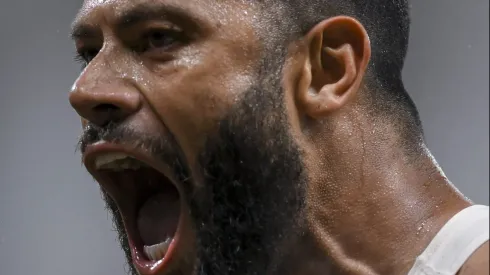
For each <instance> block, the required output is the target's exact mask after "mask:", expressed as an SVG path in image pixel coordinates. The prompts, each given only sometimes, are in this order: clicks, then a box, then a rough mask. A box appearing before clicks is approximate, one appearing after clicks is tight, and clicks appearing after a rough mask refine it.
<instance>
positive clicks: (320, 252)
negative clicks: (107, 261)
mask: <svg viewBox="0 0 490 275" xmlns="http://www.w3.org/2000/svg"><path fill="white" fill-rule="evenodd" d="M408 33H409V16H408V4H407V1H406V0H369V1H368V0H308V1H306V0H219V1H217V0H199V1H197V0H152V1H150V0H86V1H85V2H84V3H83V6H82V8H81V11H80V12H79V14H78V16H77V17H76V19H75V22H74V25H73V34H72V36H73V39H74V41H75V44H76V48H77V52H78V54H79V59H80V60H81V61H82V63H83V65H84V70H83V72H82V73H81V75H80V77H79V78H78V80H77V81H76V82H75V84H74V85H73V89H72V91H71V94H70V102H71V104H72V106H73V107H74V109H75V110H76V111H77V112H78V113H79V114H80V116H81V118H82V124H83V127H84V133H83V135H82V137H81V139H80V151H81V152H82V155H83V156H82V158H83V162H84V164H85V166H86V168H87V170H88V171H89V172H90V173H91V174H92V175H93V176H94V178H95V179H96V180H97V181H98V182H99V184H100V186H101V189H102V192H103V197H104V199H105V201H106V202H107V205H108V208H109V209H110V211H111V212H112V213H113V215H114V220H115V224H116V226H117V228H118V230H119V234H120V241H121V243H122V246H123V249H124V251H125V252H126V254H127V258H128V261H129V263H130V266H131V271H132V272H133V273H134V274H142V275H150V274H152V275H153V274H155V275H156V274H165V275H321V274H326V275H328V274H386V275H397V274H425V275H429V274H447V275H449V274H460V275H468V274H488V242H487V240H488V208H487V207H486V206H478V205H473V204H472V203H471V201H469V200H468V199H466V198H465V197H464V196H463V195H462V194H461V193H460V192H458V190H456V188H455V187H454V186H453V185H452V184H451V183H450V181H449V180H448V179H447V178H446V177H445V176H444V173H443V172H442V171H441V169H440V168H439V166H438V165H437V163H436V161H435V160H434V158H433V157H432V156H431V153H430V152H429V150H428V149H427V147H426V146H425V144H424V138H423V132H422V126H421V122H420V119H419V116H418V113H417V110H416V108H415V106H414V103H413V102H412V100H411V99H410V97H409V96H408V94H407V92H406V91H405V89H404V86H403V83H402V80H401V71H402V67H403V63H404V58H405V54H406V51H407V43H408Z"/></svg>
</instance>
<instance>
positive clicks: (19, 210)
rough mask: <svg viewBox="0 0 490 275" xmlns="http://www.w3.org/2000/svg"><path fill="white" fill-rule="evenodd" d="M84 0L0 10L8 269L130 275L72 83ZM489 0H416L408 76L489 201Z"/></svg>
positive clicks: (458, 171)
mask: <svg viewBox="0 0 490 275" xmlns="http://www.w3.org/2000/svg"><path fill="white" fill-rule="evenodd" d="M80 2H81V1H67V0H43V1H34V0H16V1H8V2H7V1H3V3H2V4H3V5H2V6H3V7H1V8H0V84H1V85H0V89H1V93H0V96H1V97H0V156H1V158H0V274H1V275H29V274H38V275H53V274H73V275H77V274H80V275H81V274H83V275H86V274H114V275H115V274H124V264H123V254H122V252H121V251H119V248H118V246H117V243H116V241H115V239H116V235H115V233H114V232H113V231H112V225H111V221H110V219H109V217H108V214H107V213H106V211H105V210H104V206H103V203H102V200H101V199H100V195H99V191H98V187H97V185H96V183H94V182H93V181H92V179H91V178H90V177H89V176H88V174H87V173H86V172H85V171H84V169H82V166H81V164H80V160H79V156H78V155H77V154H75V143H76V141H77V136H78V135H79V133H80V130H81V128H80V125H79V120H78V118H77V116H76V115H75V113H74V112H73V111H72V109H71V107H70V106H69V104H68V90H69V89H70V86H71V84H72V82H73V81H74V80H75V78H76V77H77V74H78V72H79V67H78V65H76V64H75V63H74V62H73V61H72V55H73V52H74V50H73V49H74V48H73V46H72V44H71V42H70V41H69V39H68V32H69V25H70V22H71V19H72V18H73V16H74V15H75V13H76V11H77V9H78V5H79V3H80ZM488 12H489V2H488V0H465V1H462V0H437V1H436V0H430V1H427V0H418V1H417V0H414V1H413V3H412V18H413V24H412V32H411V40H410V47H409V54H408V59H407V62H406V66H405V71H404V78H405V82H406V86H407V88H408V90H409V91H410V93H411V94H412V96H413V97H414V99H415V101H416V103H417V105H418V107H419V109H420V113H421V116H422V120H423V122H424V128H425V132H426V137H427V141H428V144H429V147H430V149H431V150H432V152H433V153H434V155H435V157H436V158H437V159H438V161H439V163H440V164H441V165H442V166H443V168H444V170H445V171H446V173H447V175H448V176H449V178H450V179H451V180H452V181H453V182H454V183H455V185H456V186H457V187H459V188H460V190H461V191H463V193H465V194H466V195H467V196H468V197H470V198H471V199H473V200H474V201H475V202H477V203H484V204H488V201H489V195H488V187H489V179H488V170H489V169H488V155H489V150H488V142H489V140H488V137H489V136H488V133H489V129H488V124H489V121H488V119H489V114H488V100H489V99H488V95H489V87H488V73H489V72H488V68H489V63H488V59H489V56H488V52H489V45H488V40H489V37H488V33H489V29H488V16H489V14H488Z"/></svg>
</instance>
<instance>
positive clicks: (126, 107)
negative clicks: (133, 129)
mask: <svg viewBox="0 0 490 275" xmlns="http://www.w3.org/2000/svg"><path fill="white" fill-rule="evenodd" d="M88 86H89V87H84V86H83V85H81V84H80V83H76V84H75V86H74V87H73V89H72V92H71V94H70V104H71V105H72V106H73V108H74V109H75V110H76V112H77V113H78V114H79V115H80V116H81V117H82V118H84V119H86V120H87V121H89V122H91V123H93V124H95V125H98V126H104V125H106V124H108V123H110V122H120V121H123V120H125V119H126V118H128V117H129V116H131V115H132V114H134V113H136V112H137V111H138V109H139V108H140V106H141V97H140V93H139V92H138V91H137V90H136V89H135V88H132V87H130V86H128V85H127V84H126V85H124V84H122V83H120V84H119V85H118V84H115V83H112V84H105V85H104V84H103V85H100V86H94V85H88Z"/></svg>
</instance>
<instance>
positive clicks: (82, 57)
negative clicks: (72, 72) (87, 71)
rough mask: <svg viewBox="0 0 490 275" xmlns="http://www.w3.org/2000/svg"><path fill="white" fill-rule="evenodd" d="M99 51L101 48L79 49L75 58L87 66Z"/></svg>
mask: <svg viewBox="0 0 490 275" xmlns="http://www.w3.org/2000/svg"><path fill="white" fill-rule="evenodd" d="M98 53H99V50H97V49H79V50H78V51H77V54H76V56H75V60H76V61H78V62H80V63H81V64H82V66H83V67H85V66H87V65H88V63H90V61H92V59H94V58H95V57H96V56H97V54H98Z"/></svg>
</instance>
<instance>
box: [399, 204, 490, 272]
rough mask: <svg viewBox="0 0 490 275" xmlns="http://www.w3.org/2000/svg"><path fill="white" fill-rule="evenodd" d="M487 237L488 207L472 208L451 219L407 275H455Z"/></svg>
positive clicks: (474, 206) (476, 206)
mask: <svg viewBox="0 0 490 275" xmlns="http://www.w3.org/2000/svg"><path fill="white" fill-rule="evenodd" d="M488 237H489V207H488V206H484V205H473V206H470V207H468V208H466V209H463V210H462V211H461V212H459V213H458V214H456V215H455V216H454V217H453V218H451V219H450V220H449V221H448V222H447V223H446V224H445V225H444V226H443V227H442V228H441V230H440V231H439V232H438V233H437V235H436V236H435V237H434V239H433V240H432V241H431V242H430V244H429V245H428V246H427V248H426V249H425V251H424V252H423V253H422V254H421V255H420V256H418V257H417V259H416V261H415V264H414V266H413V267H412V269H411V270H410V272H409V273H408V275H455V274H457V273H458V271H459V270H460V269H461V267H462V266H463V264H464V263H465V262H466V261H467V260H468V259H469V257H470V256H471V255H472V254H473V252H475V251H476V250H477V249H478V248H479V247H480V246H482V245H483V244H484V243H486V242H487V241H488Z"/></svg>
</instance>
